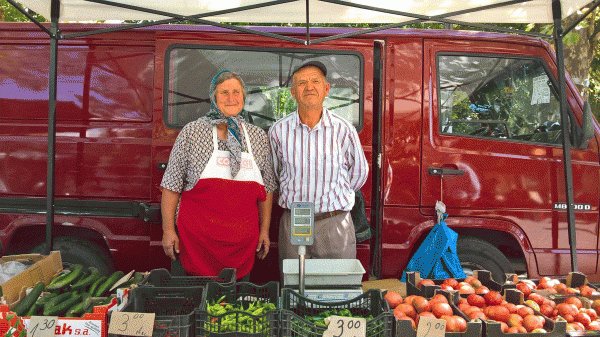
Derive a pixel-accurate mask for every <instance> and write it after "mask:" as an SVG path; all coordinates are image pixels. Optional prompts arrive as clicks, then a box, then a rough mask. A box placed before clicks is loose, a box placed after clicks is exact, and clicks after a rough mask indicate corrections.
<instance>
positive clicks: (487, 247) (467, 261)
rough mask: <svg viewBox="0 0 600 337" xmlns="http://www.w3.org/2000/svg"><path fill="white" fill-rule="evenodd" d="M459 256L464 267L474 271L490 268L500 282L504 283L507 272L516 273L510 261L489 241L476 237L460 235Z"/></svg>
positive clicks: (494, 277)
mask: <svg viewBox="0 0 600 337" xmlns="http://www.w3.org/2000/svg"><path fill="white" fill-rule="evenodd" d="M457 249H458V258H459V259H460V264H461V266H462V267H463V269H464V270H465V271H466V272H467V271H473V270H478V269H484V270H488V271H490V272H491V273H492V278H493V279H494V281H496V282H498V283H501V284H502V283H504V281H505V278H506V276H505V274H506V273H514V269H513V267H512V264H511V263H510V261H509V260H508V259H507V258H506V256H504V254H503V253H502V252H501V251H500V250H499V249H498V248H496V247H494V246H493V245H491V244H490V243H489V242H487V241H484V240H481V239H478V238H474V237H462V238H461V237H459V239H458V243H457Z"/></svg>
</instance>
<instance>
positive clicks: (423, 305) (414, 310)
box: [384, 291, 467, 332]
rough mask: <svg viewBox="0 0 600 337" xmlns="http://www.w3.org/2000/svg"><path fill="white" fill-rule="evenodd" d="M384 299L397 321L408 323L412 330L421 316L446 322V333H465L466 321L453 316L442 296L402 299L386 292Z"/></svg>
mask: <svg viewBox="0 0 600 337" xmlns="http://www.w3.org/2000/svg"><path fill="white" fill-rule="evenodd" d="M384 299H385V300H386V302H388V304H389V305H390V308H391V309H393V310H394V317H396V319H397V320H406V321H409V322H410V324H411V326H412V327H413V329H416V327H417V325H418V324H419V319H420V318H421V317H423V316H427V317H432V318H439V319H443V320H445V321H446V332H465V331H466V330H467V321H465V319H464V318H462V317H460V316H457V315H454V313H453V311H452V307H451V306H450V304H448V300H447V299H446V297H445V296H444V295H442V294H436V295H435V296H433V297H432V298H431V299H430V300H427V299H426V298H425V297H423V296H416V295H410V296H406V298H404V299H402V296H400V294H398V293H397V292H394V291H388V292H387V293H386V294H385V296H384Z"/></svg>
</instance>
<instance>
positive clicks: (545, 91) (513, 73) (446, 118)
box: [437, 55, 562, 144]
mask: <svg viewBox="0 0 600 337" xmlns="http://www.w3.org/2000/svg"><path fill="white" fill-rule="evenodd" d="M437 61H438V62H437V68H438V100H439V101H438V103H439V105H438V106H439V108H440V109H439V113H440V114H439V117H440V128H441V132H442V133H444V134H453V135H463V136H473V137H484V138H497V139H508V140H516V141H527V142H535V143H547V144H560V143H561V137H562V135H561V127H560V106H559V100H558V96H557V93H556V90H555V89H554V86H553V84H552V81H551V80H550V78H549V76H548V73H547V72H546V69H545V68H544V66H543V63H542V62H541V61H540V60H538V59H524V58H505V57H489V56H478V55H473V56H465V55H440V56H438V58H437Z"/></svg>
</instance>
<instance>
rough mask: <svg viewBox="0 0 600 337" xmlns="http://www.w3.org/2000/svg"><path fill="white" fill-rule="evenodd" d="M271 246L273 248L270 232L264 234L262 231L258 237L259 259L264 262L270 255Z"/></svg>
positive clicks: (257, 249)
mask: <svg viewBox="0 0 600 337" xmlns="http://www.w3.org/2000/svg"><path fill="white" fill-rule="evenodd" d="M269 246H271V241H270V240H269V232H266V233H263V232H262V231H261V232H260V234H259V235H258V246H257V247H256V255H257V256H258V258H259V259H261V260H263V259H264V258H265V257H266V256H267V254H269Z"/></svg>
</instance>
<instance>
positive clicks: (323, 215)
mask: <svg viewBox="0 0 600 337" xmlns="http://www.w3.org/2000/svg"><path fill="white" fill-rule="evenodd" d="M345 212H346V211H342V210H337V211H331V212H323V213H316V214H315V221H321V220H325V219H328V218H332V217H334V216H336V215H339V214H342V213H345Z"/></svg>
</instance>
